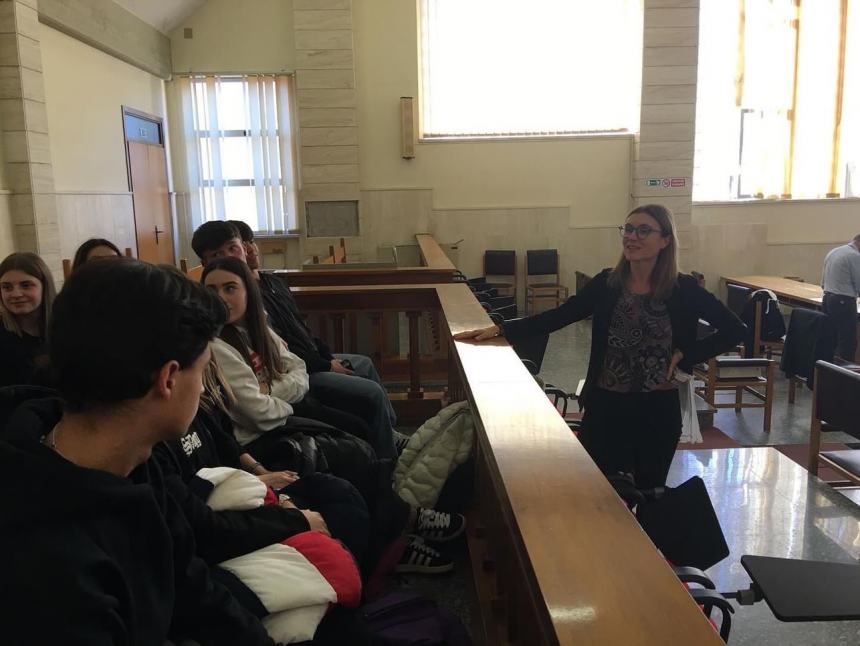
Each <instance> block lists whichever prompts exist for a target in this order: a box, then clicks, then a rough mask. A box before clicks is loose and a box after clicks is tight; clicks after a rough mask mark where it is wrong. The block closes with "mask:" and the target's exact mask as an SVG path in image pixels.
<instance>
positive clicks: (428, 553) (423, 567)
mask: <svg viewBox="0 0 860 646" xmlns="http://www.w3.org/2000/svg"><path fill="white" fill-rule="evenodd" d="M452 569H454V561H452V560H451V559H449V558H448V557H447V556H443V555H442V554H441V553H440V552H439V551H438V550H434V549H433V548H432V547H430V546H429V545H427V544H426V543H425V542H424V539H423V538H421V537H420V536H412V537H411V540H410V541H409V544H408V545H407V546H406V549H404V550H403V556H401V557H400V561H399V562H398V563H397V565H396V566H395V567H394V571H395V572H400V573H402V574H410V573H412V574H442V573H444V572H450V571H451V570H452Z"/></svg>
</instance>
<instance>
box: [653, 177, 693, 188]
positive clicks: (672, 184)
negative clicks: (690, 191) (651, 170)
mask: <svg viewBox="0 0 860 646" xmlns="http://www.w3.org/2000/svg"><path fill="white" fill-rule="evenodd" d="M645 186H647V187H648V188H684V187H686V186H687V178H686V177H649V178H648V179H646V180H645Z"/></svg>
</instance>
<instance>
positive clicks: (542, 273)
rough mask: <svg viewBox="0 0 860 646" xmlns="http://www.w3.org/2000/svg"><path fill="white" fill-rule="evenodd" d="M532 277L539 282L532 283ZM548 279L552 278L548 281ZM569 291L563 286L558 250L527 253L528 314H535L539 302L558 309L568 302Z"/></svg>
mask: <svg viewBox="0 0 860 646" xmlns="http://www.w3.org/2000/svg"><path fill="white" fill-rule="evenodd" d="M532 276H537V277H538V278H539V280H538V282H534V283H532V282H530V278H531V277H532ZM547 277H552V279H551V280H547ZM567 297H568V289H567V287H565V286H564V285H562V284H561V277H560V275H559V269H558V250H557V249H532V250H529V251H527V252H526V314H527V315H528V314H529V313H532V314H533V313H534V311H535V309H536V305H537V302H538V301H550V302H552V303H554V305H555V306H556V307H558V306H559V305H561V304H562V303H563V302H564V301H566V300H567Z"/></svg>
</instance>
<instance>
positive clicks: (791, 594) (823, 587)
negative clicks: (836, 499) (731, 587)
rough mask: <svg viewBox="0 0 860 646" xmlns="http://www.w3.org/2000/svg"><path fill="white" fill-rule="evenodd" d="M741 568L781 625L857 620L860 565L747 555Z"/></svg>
mask: <svg viewBox="0 0 860 646" xmlns="http://www.w3.org/2000/svg"><path fill="white" fill-rule="evenodd" d="M741 565H743V566H744V569H745V570H746V571H747V574H749V575H750V578H751V579H752V581H753V583H754V584H755V585H756V586H757V587H758V589H759V591H760V592H761V593H762V596H763V597H764V600H765V601H766V602H767V605H768V606H769V607H770V609H771V611H773V614H774V616H776V618H777V619H779V620H780V621H845V620H851V619H860V565H856V564H854V563H832V562H829V561H799V560H795V559H782V558H774V557H771V556H751V555H749V554H747V555H745V556H743V557H742V558H741Z"/></svg>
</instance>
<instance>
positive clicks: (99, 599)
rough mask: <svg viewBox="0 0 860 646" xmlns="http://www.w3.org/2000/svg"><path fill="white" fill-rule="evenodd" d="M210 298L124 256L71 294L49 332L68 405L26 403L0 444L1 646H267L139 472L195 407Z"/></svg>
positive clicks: (98, 267) (218, 312)
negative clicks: (179, 643) (181, 645)
mask: <svg viewBox="0 0 860 646" xmlns="http://www.w3.org/2000/svg"><path fill="white" fill-rule="evenodd" d="M224 318H225V313H224V308H223V306H222V305H221V303H220V301H219V300H218V299H217V298H214V297H213V295H212V294H211V293H210V292H208V291H206V290H204V289H202V288H201V287H200V286H198V285H195V284H193V283H191V282H189V281H187V280H182V279H180V278H178V277H176V276H172V275H170V274H169V273H167V272H165V271H163V270H161V269H159V268H157V267H154V266H152V265H148V264H146V263H142V262H138V261H136V260H132V259H119V260H117V261H116V262H108V263H91V264H87V265H85V266H83V267H81V268H80V269H79V270H78V271H76V272H75V273H74V274H73V275H72V276H71V278H70V279H69V280H68V281H67V282H66V284H65V287H64V288H63V291H62V293H61V294H60V295H59V296H58V297H57V299H56V303H55V305H54V310H53V318H52V320H51V322H50V326H49V337H50V339H51V346H50V359H51V366H52V370H53V372H54V374H55V377H56V381H55V385H56V387H57V389H58V391H59V393H60V396H61V398H62V404H60V402H59V401H58V400H37V401H32V402H28V403H27V404H24V405H23V406H22V407H20V408H19V409H18V410H17V411H15V413H14V414H13V416H12V418H11V419H10V420H9V422H8V424H7V425H6V428H5V431H4V434H3V439H4V441H2V442H0V492H2V497H3V500H2V506H3V510H4V513H3V514H2V515H0V550H2V552H3V554H6V555H7V557H10V556H11V555H14V558H6V560H5V564H4V568H3V584H4V586H5V587H6V589H7V590H14V594H10V595H6V597H5V601H4V602H3V604H0V626H2V632H3V642H4V643H6V644H120V643H121V644H159V645H160V644H163V643H164V642H165V641H166V640H167V639H168V638H173V639H192V640H195V641H197V642H200V643H202V644H223V645H225V646H227V645H233V644H272V643H273V642H272V640H271V639H270V638H269V637H268V635H267V634H266V632H265V630H264V629H263V627H262V625H261V624H260V622H259V620H257V619H256V618H255V617H254V616H253V615H251V614H249V613H248V612H247V611H246V610H245V609H243V608H242V607H241V606H240V605H239V604H238V603H237V602H236V601H235V599H234V598H233V597H232V596H231V595H230V594H229V593H228V592H227V591H226V590H225V589H224V588H223V587H222V586H221V585H219V584H217V583H215V582H214V581H213V580H212V579H211V578H210V576H209V571H208V568H207V567H206V564H205V563H204V562H203V561H202V560H200V559H199V558H198V557H196V556H195V548H194V539H193V536H192V534H191V531H190V529H189V527H188V524H187V521H186V519H185V517H184V516H183V515H182V512H181V511H180V510H179V509H178V507H177V505H176V503H175V501H174V500H173V498H172V497H171V496H170V495H169V494H168V492H167V491H166V490H165V488H164V482H163V478H162V474H161V470H160V469H159V468H158V466H157V465H156V464H155V463H154V462H153V461H151V460H150V461H147V459H148V458H149V456H150V454H151V452H152V447H153V446H154V445H156V444H157V443H158V442H162V441H169V440H172V439H175V438H179V437H182V435H183V434H184V433H185V431H186V429H187V428H188V425H189V424H190V423H191V420H192V419H193V418H194V415H195V413H196V411H197V407H198V404H199V400H200V393H201V390H202V375H203V371H204V370H205V368H206V365H207V364H208V362H209V356H210V351H209V341H210V340H211V339H212V338H213V337H214V336H215V334H216V333H217V331H218V328H219V327H220V325H221V324H222V323H223V321H224Z"/></svg>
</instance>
